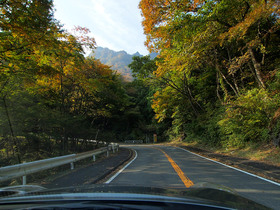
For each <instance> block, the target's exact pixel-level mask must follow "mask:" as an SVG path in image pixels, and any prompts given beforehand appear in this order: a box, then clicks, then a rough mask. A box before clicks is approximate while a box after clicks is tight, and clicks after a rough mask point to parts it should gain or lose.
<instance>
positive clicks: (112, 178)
mask: <svg viewBox="0 0 280 210" xmlns="http://www.w3.org/2000/svg"><path fill="white" fill-rule="evenodd" d="M132 150H133V151H134V152H135V157H134V158H133V159H132V160H131V161H130V162H129V163H128V164H126V165H125V166H124V167H123V168H122V169H120V170H119V171H118V172H117V173H116V174H115V175H114V176H112V177H111V178H110V179H108V180H107V181H106V182H105V184H110V183H111V182H112V181H113V180H114V179H115V178H116V177H117V176H118V175H119V174H120V173H121V172H123V170H124V169H126V168H127V167H128V166H129V165H130V164H131V163H132V162H133V161H134V160H135V159H136V158H137V152H136V150H134V149H132Z"/></svg>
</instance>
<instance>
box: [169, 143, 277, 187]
mask: <svg viewBox="0 0 280 210" xmlns="http://www.w3.org/2000/svg"><path fill="white" fill-rule="evenodd" d="M169 145H171V146H177V147H181V148H183V149H186V150H188V151H190V152H193V153H196V154H199V155H201V156H204V157H207V158H210V159H212V160H215V161H219V162H221V163H224V164H226V165H229V166H232V167H236V168H239V169H242V170H245V171H247V172H250V173H253V174H256V175H259V176H262V177H264V178H267V179H270V180H273V181H276V182H279V183H280V165H274V164H270V163H268V162H265V161H258V160H252V159H248V158H245V157H238V156H235V155H229V154H222V153H219V152H217V151H212V150H207V149H205V148H199V147H196V146H190V145H186V144H184V143H170V144H169Z"/></svg>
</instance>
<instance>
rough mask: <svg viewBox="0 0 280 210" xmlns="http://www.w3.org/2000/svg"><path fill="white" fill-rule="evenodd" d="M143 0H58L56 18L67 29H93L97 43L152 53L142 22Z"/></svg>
mask: <svg viewBox="0 0 280 210" xmlns="http://www.w3.org/2000/svg"><path fill="white" fill-rule="evenodd" d="M139 2H140V0H54V7H55V9H56V11H55V14H54V16H55V18H56V19H57V20H59V21H60V22H61V23H62V24H64V27H65V28H66V29H67V30H70V29H72V28H73V27H74V26H77V25H79V26H82V27H87V28H88V29H90V31H91V33H92V36H93V37H94V38H95V40H96V42H97V45H98V46H101V47H108V48H110V49H112V50H115V51H121V50H125V51H126V52H128V53H130V54H133V53H136V52H137V51H138V52H140V53H141V54H142V55H146V54H148V51H147V49H146V47H145V46H144V41H145V35H144V34H143V28H142V26H141V21H142V17H141V15H140V10H139V9H138V4H139Z"/></svg>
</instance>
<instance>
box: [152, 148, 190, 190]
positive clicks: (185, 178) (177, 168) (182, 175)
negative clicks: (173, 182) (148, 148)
mask: <svg viewBox="0 0 280 210" xmlns="http://www.w3.org/2000/svg"><path fill="white" fill-rule="evenodd" d="M155 149H158V150H160V151H161V152H163V154H164V155H165V156H166V157H167V159H168V161H169V162H170V163H171V165H172V167H173V168H174V170H175V171H176V173H177V174H178V176H179V177H180V179H181V180H182V182H183V183H184V185H185V186H186V188H189V187H191V186H193V185H194V184H193V182H192V181H191V180H190V179H189V178H188V177H187V176H185V174H184V172H183V171H182V170H181V168H180V167H179V166H178V165H177V163H175V161H174V160H173V159H172V158H171V157H170V156H169V155H168V154H166V152H164V151H163V150H162V149H159V148H155Z"/></svg>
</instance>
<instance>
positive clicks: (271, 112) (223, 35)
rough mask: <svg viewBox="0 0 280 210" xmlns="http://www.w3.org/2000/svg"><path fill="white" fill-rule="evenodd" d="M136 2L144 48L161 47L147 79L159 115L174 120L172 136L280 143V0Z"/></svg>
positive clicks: (210, 141) (217, 142) (239, 143)
mask: <svg viewBox="0 0 280 210" xmlns="http://www.w3.org/2000/svg"><path fill="white" fill-rule="evenodd" d="M139 7H140V9H141V11H142V16H143V22H142V24H143V27H144V31H145V34H146V36H147V40H146V46H147V47H148V48H149V49H150V51H156V52H159V53H160V56H159V58H158V60H157V61H156V70H155V71H154V72H153V73H152V72H150V75H149V76H147V75H145V76H144V78H145V80H146V81H148V83H149V86H150V88H151V89H153V90H154V92H155V93H154V95H153V99H152V100H153V104H152V107H153V110H154V111H155V113H156V118H157V120H158V121H159V122H166V121H167V122H170V123H171V124H172V125H171V127H169V129H168V131H167V132H166V134H167V135H168V136H169V138H170V139H174V138H178V136H179V137H180V138H181V139H182V140H190V139H195V138H196V139H200V140H201V141H202V142H204V143H207V144H212V145H220V146H223V147H237V148H239V147H242V146H244V145H246V144H247V143H248V142H263V143H268V144H270V143H273V144H274V145H278V146H279V139H280V120H279V112H280V108H279V107H280V106H279V105H280V95H279V90H280V89H279V88H280V86H279V84H280V83H279V78H280V77H279V76H280V74H279V72H280V71H279V70H280V69H279V67H280V66H279V64H280V60H279V58H280V57H279V55H280V48H279V46H280V30H279V17H280V16H279V12H280V10H279V1H262V0H252V1H251V0H245V1H243V0H242V1H241V0H225V1H215V0H210V1H203V0H197V1H189V0H176V1H167V0H153V1H150V0H141V2H140V5H139ZM146 73H147V72H146ZM141 74H142V72H139V75H141ZM142 78H143V77H142ZM150 84H152V85H150ZM155 84H156V85H155Z"/></svg>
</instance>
